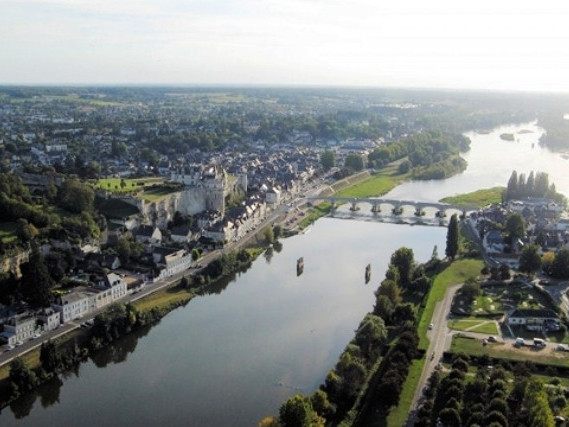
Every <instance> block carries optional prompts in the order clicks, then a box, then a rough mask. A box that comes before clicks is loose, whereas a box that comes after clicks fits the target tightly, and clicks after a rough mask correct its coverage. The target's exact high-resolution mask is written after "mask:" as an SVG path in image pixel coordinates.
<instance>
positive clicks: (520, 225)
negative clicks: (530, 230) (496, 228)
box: [505, 213, 526, 243]
mask: <svg viewBox="0 0 569 427" xmlns="http://www.w3.org/2000/svg"><path fill="white" fill-rule="evenodd" d="M505 229H506V232H507V233H508V238H509V239H510V243H514V242H515V241H516V240H517V239H520V238H522V237H524V235H525V233H526V231H525V229H526V225H525V221H524V219H523V217H522V216H521V215H520V214H519V213H513V214H511V215H510V216H509V217H508V219H507V220H506V227H505Z"/></svg>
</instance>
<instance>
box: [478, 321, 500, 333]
mask: <svg viewBox="0 0 569 427" xmlns="http://www.w3.org/2000/svg"><path fill="white" fill-rule="evenodd" d="M472 332H478V333H479V334H488V335H498V327H497V326H496V323H494V322H488V323H483V324H481V325H479V326H477V327H475V328H474V329H472Z"/></svg>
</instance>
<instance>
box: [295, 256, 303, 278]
mask: <svg viewBox="0 0 569 427" xmlns="http://www.w3.org/2000/svg"><path fill="white" fill-rule="evenodd" d="M303 271H304V258H303V257H300V258H299V259H297V260H296V275H297V276H300V275H301V274H302V272H303Z"/></svg>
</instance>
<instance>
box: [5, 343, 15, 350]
mask: <svg viewBox="0 0 569 427" xmlns="http://www.w3.org/2000/svg"><path fill="white" fill-rule="evenodd" d="M15 348H16V347H14V346H13V345H11V344H8V345H7V346H6V351H12V350H14V349H15Z"/></svg>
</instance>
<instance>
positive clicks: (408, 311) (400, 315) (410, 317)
mask: <svg viewBox="0 0 569 427" xmlns="http://www.w3.org/2000/svg"><path fill="white" fill-rule="evenodd" d="M391 319H392V322H393V324H394V325H402V324H403V323H405V322H415V309H414V305H413V304H411V303H408V302H407V303H404V304H397V306H396V307H395V310H393V313H392V314H391Z"/></svg>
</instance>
